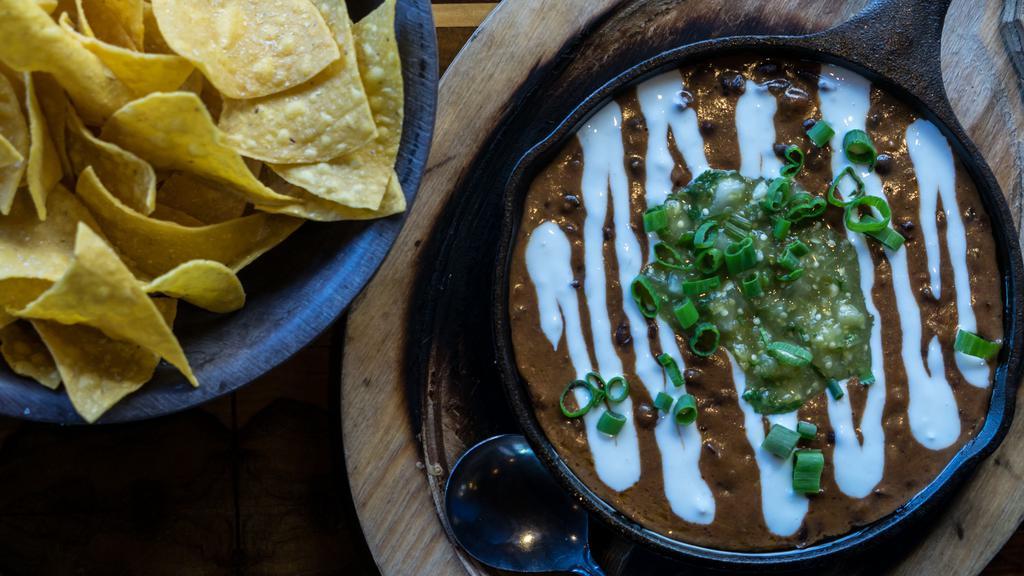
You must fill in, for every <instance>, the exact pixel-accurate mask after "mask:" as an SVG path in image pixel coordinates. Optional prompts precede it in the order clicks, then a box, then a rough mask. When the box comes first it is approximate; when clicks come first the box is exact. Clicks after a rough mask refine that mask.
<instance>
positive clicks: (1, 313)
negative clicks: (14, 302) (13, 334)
mask: <svg viewBox="0 0 1024 576" xmlns="http://www.w3.org/2000/svg"><path fill="white" fill-rule="evenodd" d="M17 321H18V319H17V318H15V317H14V316H11V315H10V314H8V313H7V310H5V309H3V308H0V328H6V327H7V326H10V325H11V324H14V323H15V322H17Z"/></svg>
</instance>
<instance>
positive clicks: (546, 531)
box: [444, 434, 605, 576]
mask: <svg viewBox="0 0 1024 576" xmlns="http://www.w3.org/2000/svg"><path fill="white" fill-rule="evenodd" d="M444 498H445V511H446V512H447V514H448V523H449V525H450V526H451V529H452V533H453V534H454V535H455V539H456V540H457V541H458V543H459V545H460V546H462V547H463V548H464V549H465V550H466V552H468V553H469V554H470V556H472V557H473V558H476V559H477V560H478V561H480V562H481V563H483V564H487V565H488V566H492V567H494V568H498V569H500V570H508V571H512V572H556V571H557V572H569V573H572V574H581V575H584V576H604V574H605V573H604V571H603V570H602V569H601V567H600V566H598V565H597V563H595V562H594V559H593V558H592V557H591V555H590V546H589V545H588V543H587V513H586V512H585V511H584V510H583V509H582V508H580V506H579V505H578V504H577V503H576V502H573V501H572V499H571V498H570V497H569V496H568V495H567V494H566V493H565V491H564V490H563V489H562V488H561V487H560V486H559V485H558V484H556V483H555V481H554V479H552V478H551V475H550V474H548V471H547V470H545V469H544V466H543V464H542V463H541V461H540V460H539V459H538V458H537V455H536V454H534V453H533V450H532V449H531V448H530V445H529V444H528V443H527V442H526V439H525V438H523V437H522V436H520V435H518V434H506V435H502V436H495V437H493V438H489V439H487V440H484V441H483V442H480V443H479V444H477V445H476V446H473V447H472V448H470V449H469V450H467V451H466V453H465V454H463V455H462V456H461V457H460V458H459V460H458V461H457V462H456V463H455V466H454V467H453V468H452V472H451V475H450V476H449V477H448V483H447V484H446V485H445V490H444Z"/></svg>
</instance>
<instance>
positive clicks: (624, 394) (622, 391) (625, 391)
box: [604, 376, 629, 404]
mask: <svg viewBox="0 0 1024 576" xmlns="http://www.w3.org/2000/svg"><path fill="white" fill-rule="evenodd" d="M616 391H618V393H617V394H616ZM604 395H605V397H606V398H608V401H609V402H611V403H612V404H618V403H619V402H622V401H623V400H625V399H626V398H629V381H628V380H626V378H625V376H616V377H614V378H612V379H611V380H609V381H608V383H607V384H605V386H604Z"/></svg>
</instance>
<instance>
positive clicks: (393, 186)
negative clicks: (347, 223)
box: [258, 170, 405, 222]
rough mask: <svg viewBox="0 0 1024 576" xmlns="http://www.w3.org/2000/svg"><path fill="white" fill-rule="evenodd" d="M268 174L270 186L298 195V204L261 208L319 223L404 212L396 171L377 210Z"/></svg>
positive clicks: (370, 218) (368, 218)
mask: <svg viewBox="0 0 1024 576" xmlns="http://www.w3.org/2000/svg"><path fill="white" fill-rule="evenodd" d="M268 174H269V175H265V176H264V180H265V181H266V182H267V183H268V185H269V186H270V187H271V188H273V189H274V190H276V191H277V192H280V193H281V194H287V195H289V196H291V197H292V198H295V199H296V200H298V201H299V203H298V204H292V205H290V206H285V207H283V208H279V207H270V208H264V207H258V208H260V210H265V211H267V212H276V213H280V214H290V215H292V216H298V217H299V218H305V219H307V220H316V221H319V222H339V221H342V220H373V219H375V218H384V217H385V216H391V215H393V214H398V213H400V212H404V211H405V195H404V194H403V193H402V184H401V182H399V181H398V175H397V174H395V173H394V171H393V170H392V172H391V178H390V179H389V180H388V184H387V189H386V191H385V193H384V198H383V199H381V202H380V206H378V207H377V209H376V210H367V209H364V208H349V207H348V206H343V205H341V204H338V203H337V202H331V201H330V200H324V199H323V198H319V197H317V196H313V195H312V194H310V193H309V192H306V191H305V190H303V189H302V188H299V187H298V186H294V185H292V184H290V183H289V182H286V181H285V180H284V179H282V178H280V177H279V176H277V174H275V173H274V172H269V173H268Z"/></svg>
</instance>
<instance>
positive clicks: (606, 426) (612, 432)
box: [597, 410, 626, 436]
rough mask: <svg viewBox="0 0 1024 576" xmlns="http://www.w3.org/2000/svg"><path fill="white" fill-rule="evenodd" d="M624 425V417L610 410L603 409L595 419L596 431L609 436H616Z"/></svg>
mask: <svg viewBox="0 0 1024 576" xmlns="http://www.w3.org/2000/svg"><path fill="white" fill-rule="evenodd" d="M625 425H626V417H625V416H623V415H622V414H619V413H618V412H614V411H612V410H605V411H604V414H601V418H599V419H598V420H597V431H598V432H601V433H602V434H607V435H609V436H617V435H618V434H619V432H621V431H622V427H623V426H625Z"/></svg>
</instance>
